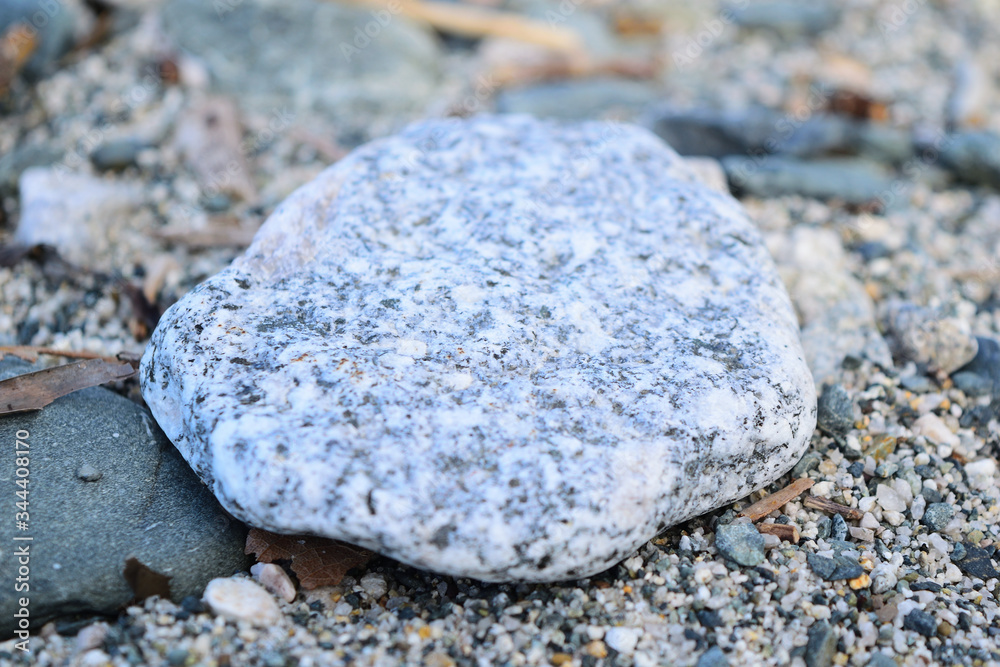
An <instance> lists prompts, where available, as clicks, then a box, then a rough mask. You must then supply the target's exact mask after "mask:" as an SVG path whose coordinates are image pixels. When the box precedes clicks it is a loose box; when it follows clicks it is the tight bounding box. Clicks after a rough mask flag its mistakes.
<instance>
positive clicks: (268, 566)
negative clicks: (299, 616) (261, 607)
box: [250, 563, 295, 602]
mask: <svg viewBox="0 0 1000 667" xmlns="http://www.w3.org/2000/svg"><path fill="white" fill-rule="evenodd" d="M250 574H251V575H253V578H254V579H256V580H257V581H258V582H259V583H260V585H261V586H263V587H264V588H266V589H267V590H268V591H269V592H270V593H271V594H272V595H274V596H275V597H277V598H278V599H280V600H284V601H285V602H291V601H293V600H294V599H295V584H294V583H292V580H291V578H290V577H289V576H288V573H286V572H285V570H284V569H283V568H282V567H281V566H279V565H275V564H274V563H257V564H256V565H254V566H253V567H251V568H250Z"/></svg>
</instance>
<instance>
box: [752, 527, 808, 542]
mask: <svg viewBox="0 0 1000 667" xmlns="http://www.w3.org/2000/svg"><path fill="white" fill-rule="evenodd" d="M757 530H758V531H760V532H761V533H763V534H765V535H777V536H778V538H779V539H781V540H786V541H788V542H791V543H792V544H798V543H799V529H798V528H796V527H795V526H794V525H792V524H790V523H762V524H760V525H759V526H757Z"/></svg>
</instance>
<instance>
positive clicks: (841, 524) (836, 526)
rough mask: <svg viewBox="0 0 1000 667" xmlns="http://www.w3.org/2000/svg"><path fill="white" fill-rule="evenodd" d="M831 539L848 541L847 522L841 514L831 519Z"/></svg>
mask: <svg viewBox="0 0 1000 667" xmlns="http://www.w3.org/2000/svg"><path fill="white" fill-rule="evenodd" d="M830 537H831V538H833V539H835V540H846V539H847V522H846V521H845V520H844V517H843V516H842V515H840V514H834V515H833V518H832V519H830Z"/></svg>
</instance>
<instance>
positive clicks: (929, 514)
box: [921, 503, 955, 533]
mask: <svg viewBox="0 0 1000 667" xmlns="http://www.w3.org/2000/svg"><path fill="white" fill-rule="evenodd" d="M953 516H955V509H954V508H953V507H952V506H951V505H949V504H947V503H931V504H930V505H928V506H927V509H925V510H924V516H923V519H922V520H921V521H922V523H923V524H924V525H925V526H927V527H928V528H930V529H931V530H932V531H934V532H936V533H937V532H940V531H942V530H944V528H945V526H947V525H948V522H949V521H951V518H952V517H953Z"/></svg>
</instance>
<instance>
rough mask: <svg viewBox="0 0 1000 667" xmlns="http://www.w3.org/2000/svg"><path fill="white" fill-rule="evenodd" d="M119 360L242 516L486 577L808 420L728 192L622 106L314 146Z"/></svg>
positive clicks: (664, 520)
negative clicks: (137, 366)
mask: <svg viewBox="0 0 1000 667" xmlns="http://www.w3.org/2000/svg"><path fill="white" fill-rule="evenodd" d="M140 379H141V382H142V389H143V395H144V397H145V398H146V400H147V403H148V404H149V405H150V406H151V409H152V410H153V413H154V414H155V415H156V418H157V420H158V421H159V422H160V425H161V426H163V428H164V430H165V431H166V432H167V434H168V436H169V437H170V438H171V440H172V441H173V442H174V443H175V444H176V445H177V446H178V448H179V449H180V450H181V451H182V453H183V454H184V455H185V457H186V458H187V459H188V461H189V462H190V463H191V464H192V466H193V467H194V469H195V470H196V471H197V472H198V474H199V475H201V476H202V478H203V479H204V480H205V481H206V482H207V483H208V484H209V485H210V486H211V487H212V489H213V490H214V491H215V493H216V494H217V496H218V497H219V498H220V500H221V501H222V503H223V504H224V505H225V506H226V507H228V508H229V509H230V510H231V511H232V512H233V513H234V514H235V515H237V516H239V517H240V518H242V519H244V520H246V521H247V522H248V523H250V524H252V525H256V526H260V527H262V528H269V529H271V530H276V531H279V532H286V533H316V534H320V535H326V536H328V537H334V538H338V539H343V540H345V541H348V542H353V543H356V544H360V545H362V546H366V547H368V548H371V549H373V550H375V551H378V552H380V553H383V554H387V555H390V556H392V557H394V558H398V559H400V560H402V561H405V562H407V563H410V564H412V565H415V566H418V567H423V568H426V569H431V570H436V571H439V572H446V573H450V574H456V575H463V576H473V577H477V578H480V579H487V580H525V581H547V580H558V579H564V578H567V577H575V576H585V575H587V574H590V573H593V572H597V571H600V570H603V569H605V568H607V567H609V566H610V565H612V564H614V563H615V562H617V561H618V560H620V559H621V558H622V557H624V556H625V555H627V554H628V553H630V552H632V551H633V550H634V549H636V548H637V547H638V546H640V545H641V544H642V543H643V542H645V541H646V540H648V539H650V538H651V537H653V536H654V535H656V534H657V533H659V532H660V531H661V530H662V529H663V527H664V526H668V525H672V524H674V523H676V522H678V521H681V520H683V519H686V518H689V517H691V516H695V515H698V514H700V513H702V512H705V511H707V510H709V509H711V508H714V507H718V506H720V505H723V504H725V503H727V502H730V501H732V500H733V499H736V498H740V497H743V496H745V495H746V494H747V493H749V492H750V491H752V490H753V489H755V488H760V487H761V486H763V485H765V484H767V483H769V482H771V481H773V480H774V479H776V478H777V477H778V476H780V475H781V474H783V473H784V472H786V471H787V470H788V468H790V467H791V465H792V464H793V463H794V462H795V461H796V460H797V459H798V458H799V457H800V456H801V453H802V451H803V450H804V449H805V447H806V446H807V443H808V439H809V437H810V435H811V433H812V429H813V427H814V425H815V389H814V385H813V382H812V378H811V376H810V375H809V372H808V369H807V367H806V365H805V362H804V360H803V358H802V351H801V347H800V345H799V342H798V330H797V321H796V318H795V315H794V312H793V310H792V308H791V305H790V303H789V300H788V297H787V295H786V294H785V291H784V287H783V286H782V284H781V281H780V279H779V277H778V275H777V272H776V271H775V269H774V266H773V264H772V262H771V260H770V258H769V256H768V254H767V251H766V249H765V247H764V245H763V243H762V242H761V239H760V237H759V236H758V235H757V233H756V231H755V230H754V229H753V227H752V225H751V224H750V223H749V221H748V220H747V219H746V217H745V216H744V214H743V213H742V211H741V210H740V208H739V205H738V203H737V202H735V200H733V199H732V198H731V197H729V196H728V195H725V194H721V193H718V192H715V191H712V190H709V189H707V188H705V187H704V186H703V185H701V184H700V183H699V182H697V180H696V179H695V177H694V176H693V175H692V174H691V173H690V172H689V171H688V170H687V167H686V165H685V164H684V161H683V160H682V159H681V158H680V157H679V156H677V154H676V153H674V152H673V151H671V150H670V149H669V148H667V147H666V146H664V145H663V143H662V142H661V141H660V140H659V139H657V138H656V137H655V136H653V135H652V134H650V133H648V132H646V131H644V130H642V129H640V128H637V127H634V126H629V125H620V124H614V123H607V122H594V123H581V124H567V125H559V124H555V123H551V122H540V121H537V120H534V119H531V118H529V117H526V116H495V117H494V116H480V117H475V118H471V119H464V120H463V119H455V118H452V119H446V120H441V121H432V122H427V123H423V124H419V125H416V126H413V127H412V128H410V129H408V130H406V131H405V132H403V133H402V134H400V135H397V136H395V137H390V138H388V139H384V140H380V141H378V142H375V143H372V144H369V145H367V146H364V147H362V148H360V149H358V150H356V151H355V152H354V153H352V154H351V155H350V156H348V157H347V158H345V159H343V160H341V161H340V162H338V163H337V164H336V165H334V166H333V167H331V168H330V169H329V170H327V171H326V172H324V173H323V174H322V175H320V176H319V177H318V178H317V179H316V180H315V181H314V182H313V183H311V184H309V185H307V186H305V187H304V188H302V189H300V190H299V191H297V193H295V194H293V195H292V196H291V198H289V199H288V200H286V201H285V203H283V204H282V205H281V206H280V207H279V208H278V209H277V210H276V212H275V213H274V215H273V216H272V217H271V219H270V220H269V221H267V222H266V223H265V224H264V226H263V227H262V228H261V230H260V231H259V232H258V234H257V236H256V239H255V240H254V242H253V244H252V245H251V246H250V248H249V249H248V250H247V253H246V254H245V255H244V256H243V257H241V258H239V259H237V260H236V261H235V262H234V263H233V265H232V266H230V267H229V268H228V269H226V270H225V271H223V272H222V273H220V274H219V275H217V276H215V277H213V278H211V279H210V280H208V281H207V282H206V283H204V284H202V285H201V286H199V287H198V288H196V289H195V290H194V291H192V292H191V293H190V294H188V295H187V296H186V297H185V298H184V299H182V300H181V301H180V302H178V303H177V304H175V305H174V306H173V307H172V308H171V309H170V310H169V311H168V312H167V313H165V314H164V316H163V318H162V319H161V320H160V324H159V326H158V327H157V329H156V331H155V333H154V334H153V337H152V340H151V342H150V344H149V345H148V347H147V349H146V353H145V355H144V357H143V361H142V370H141V372H140ZM331 406H336V409H331ZM706 406H708V407H706ZM401 443H406V444H405V446H401Z"/></svg>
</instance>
